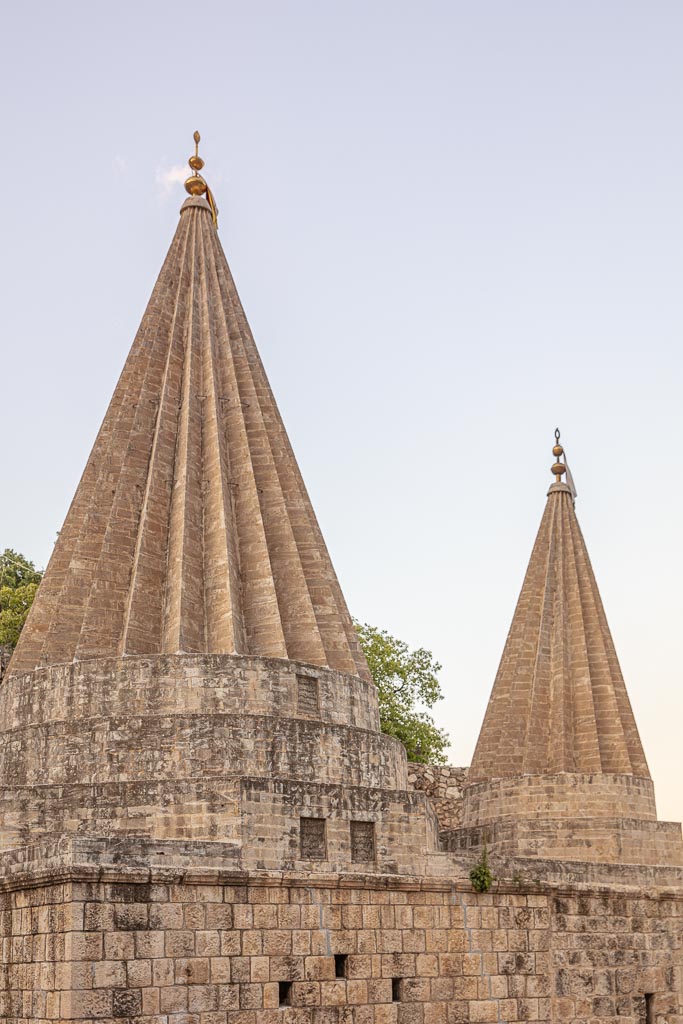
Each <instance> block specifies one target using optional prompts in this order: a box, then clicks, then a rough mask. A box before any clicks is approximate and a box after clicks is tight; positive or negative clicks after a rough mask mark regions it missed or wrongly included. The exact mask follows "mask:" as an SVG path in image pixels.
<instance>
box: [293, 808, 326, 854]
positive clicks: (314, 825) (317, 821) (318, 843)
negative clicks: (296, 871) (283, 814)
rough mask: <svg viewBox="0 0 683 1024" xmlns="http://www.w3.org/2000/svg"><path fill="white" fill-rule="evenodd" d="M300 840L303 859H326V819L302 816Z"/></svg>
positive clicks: (300, 820)
mask: <svg viewBox="0 0 683 1024" xmlns="http://www.w3.org/2000/svg"><path fill="white" fill-rule="evenodd" d="M299 840H300V844H301V859H302V860H325V858H326V850H325V819H324V818H300V819H299Z"/></svg>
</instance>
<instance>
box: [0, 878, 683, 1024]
mask: <svg viewBox="0 0 683 1024" xmlns="http://www.w3.org/2000/svg"><path fill="white" fill-rule="evenodd" d="M682 924H683V900H682V898H681V894H680V893H679V894H677V895H676V894H672V893H669V894H662V893H660V894H659V895H658V894H656V893H654V892H652V891H651V892H645V891H638V890H626V891H619V890H617V889H613V890H611V891H609V890H607V889H606V888H603V889H602V890H592V891H591V890H589V889H588V888H587V887H586V888H585V889H584V891H576V890H575V891H572V890H568V889H562V888H561V887H552V886H546V887H545V888H542V887H536V889H534V890H533V891H532V890H527V891H524V890H523V889H521V888H520V889H519V890H518V891H498V892H492V893H487V894H481V895H478V894H476V893H474V892H472V891H471V890H470V889H469V888H467V887H466V885H465V883H462V884H460V885H455V884H452V883H449V882H438V881H436V882H435V881H432V880H429V879H418V878H414V879H412V880H404V882H403V883H401V882H400V881H398V880H397V881H396V884H395V885H393V886H386V885H385V884H384V883H383V882H382V881H380V880H378V879H372V878H371V877H370V876H365V877H361V876H355V877H353V876H337V877H336V878H334V877H332V876H330V878H329V879H328V880H325V879H318V880H316V881H314V882H312V880H311V879H310V878H309V877H307V876H305V875H301V876H298V877H295V876H290V877H287V876H283V875H282V874H277V873H272V874H268V873H265V872H264V873H261V874H260V875H251V876H247V875H246V874H244V875H240V874H239V873H235V874H234V875H232V876H231V875H230V874H229V873H228V872H224V873H222V874H221V872H219V871H215V872H213V874H212V873H211V872H210V871H208V870H204V871H201V870H196V871H192V870H190V871H188V872H186V873H185V875H184V876H181V875H176V876H175V877H174V874H173V871H172V870H170V869H166V871H165V872H164V871H163V870H159V871H157V872H156V873H154V872H152V873H150V871H149V870H146V871H144V870H143V871H139V872H137V873H136V872H135V871H134V870H132V869H129V870H128V871H126V870H125V869H116V868H109V869H104V870H102V871H101V872H100V873H99V875H98V872H97V871H95V872H91V877H90V878H88V877H87V871H86V872H84V873H82V875H81V877H80V880H78V871H77V870H76V877H75V879H74V880H70V879H67V878H63V879H62V880H57V879H55V881H53V882H49V881H47V880H44V884H42V885H38V886H35V887H31V888H24V889H21V888H20V889H18V890H15V891H5V892H4V893H2V894H1V895H0V931H1V933H2V943H3V965H2V967H0V1016H1V1017H2V1019H3V1020H4V1021H6V1022H8V1024H29V1021H30V1022H32V1024H36V1022H38V1024H40V1022H43V1024H46V1022H48V1021H52V1022H54V1021H79V1022H81V1024H85V1022H86V1021H100V1022H107V1024H114V1022H119V1021H121V1020H122V1019H124V1020H135V1022H136V1024H458V1022H477V1021H478V1022H493V1021H496V1022H498V1021H505V1022H508V1024H518V1022H522V1021H529V1020H531V1021H546V1022H550V1021H581V1022H593V1021H595V1022H598V1021H599V1022H601V1024H610V1022H612V1021H614V1022H616V1021H619V1022H620V1024H641V1022H645V1020H646V996H647V999H648V1002H650V1003H651V1004H652V1007H653V1012H654V1014H655V1017H654V1019H656V1020H657V1021H658V1022H660V1024H664V1022H666V1024H680V1021H681V1019H683V1018H682V1017H681V1014H683V1005H682V1000H681V925H682ZM648 1019H649V1018H648Z"/></svg>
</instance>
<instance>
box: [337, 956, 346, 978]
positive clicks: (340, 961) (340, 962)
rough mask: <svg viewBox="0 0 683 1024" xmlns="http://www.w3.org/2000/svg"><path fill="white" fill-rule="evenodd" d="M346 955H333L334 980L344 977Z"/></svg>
mask: <svg viewBox="0 0 683 1024" xmlns="http://www.w3.org/2000/svg"><path fill="white" fill-rule="evenodd" d="M347 959H348V958H347V955H346V953H335V954H334V976H335V978H345V977H346V961H347Z"/></svg>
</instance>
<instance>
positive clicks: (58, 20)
mask: <svg viewBox="0 0 683 1024" xmlns="http://www.w3.org/2000/svg"><path fill="white" fill-rule="evenodd" d="M682 45H683V6H681V4H680V3H678V2H673V0H672V2H658V0H650V2H648V3H645V2H640V3H633V2H628V0H618V2H617V0H613V2H610V0H602V2H600V3H599V4H598V3H595V2H586V0H571V2H548V0H537V2H525V0H515V2H512V0H498V2H486V0H483V2H482V0H472V2H470V3H461V2H457V0H453V2H450V3H445V2H444V3H440V2H429V0H427V2H425V0H422V2H420V3H419V4H418V3H405V2H396V0H391V2H379V0H376V2H373V0H364V2H359V0H344V2H338V3H332V2H325V0H316V2H301V0H280V2H259V0H251V2H249V3H247V2H243V3H236V2H231V0H224V2H222V3H215V2H213V3H212V2H208V3H207V2H204V3H202V4H201V5H189V4H179V3H176V2H170V0H166V2H164V3H160V2H159V3H158V2H142V3H136V4H133V3H131V2H121V0H119V2H118V3H116V4H113V3H109V4H104V3H92V2H90V3H73V2H68V0H61V2H60V3H59V4H57V3H52V2H51V3H46V2H41V3H35V2H34V3H27V4H23V5H13V6H9V7H7V9H6V10H5V12H4V14H3V55H2V58H3V59H2V62H0V86H1V92H0V95H2V97H3V102H2V110H3V118H2V123H3V135H4V140H5V158H4V166H5V169H4V173H3V178H4V198H5V213H4V217H3V223H4V230H3V245H2V249H1V251H0V263H1V268H0V269H1V273H2V282H3V287H2V291H1V294H0V322H1V323H2V333H1V335H0V336H1V337H2V361H1V362H0V373H1V379H2V395H3V399H2V412H3V417H2V421H3V435H2V436H3V439H4V444H3V449H2V451H3V459H2V480H3V484H4V488H5V494H4V500H3V502H2V505H1V506H0V548H1V547H5V546H12V547H15V548H18V549H20V550H21V551H23V552H24V553H25V554H26V555H28V556H30V557H32V558H34V559H35V560H36V561H37V562H38V563H39V564H44V563H45V562H46V560H47V558H48V557H49V554H50V551H51V548H52V543H53V540H54V538H55V534H56V531H57V530H58V529H59V528H60V526H61V523H62V520H63V517H64V515H65V513H66V509H67V506H68V503H69V501H70V499H71V496H72V494H73V491H74V489H75V486H76V484H77V481H78V478H79V476H80V473H81V470H82V468H83V465H84V464H85V460H86V458H87V455H88V452H89V450H90V447H91V445H92V442H93V439H94V436H95V433H96V431H97V428H98V426H99V423H100V420H101V418H102V415H103V414H104V410H105V408H106V405H107V402H108V400H109V397H110V395H111V392H112V390H113V388H114V384H115V382H116V379H117V376H118V373H119V371H120V368H121V366H122V364H123V361H124V359H125V356H126V354H127V351H128V349H129V347H130V344H131V342H132V339H133V335H134V333H135V330H136V327H137V324H138V322H139V320H140V317H141V315H142V312H143V310H144V307H145V304H146V301H147V298H148V296H149V293H150V291H151V288H152V285H153V283H154V280H155V277H156V274H157V273H158V270H159V268H160V265H161V261H162V259H163V257H164V255H165V252H166V249H167V247H168V244H169V242H170V239H171V236H172V234H173V231H174V229H175V226H176V223H177V216H178V207H179V205H180V203H181V201H182V198H183V193H182V188H181V186H180V185H178V184H174V183H173V178H174V177H176V176H177V174H175V173H174V168H177V167H179V166H181V165H183V164H184V162H185V161H186V159H187V157H188V156H189V154H190V152H191V136H192V132H193V130H194V129H195V128H199V130H200V131H201V132H202V136H203V144H202V155H203V156H204V158H205V159H206V169H205V173H206V177H207V179H208V180H209V182H210V184H211V186H212V188H213V189H214V192H215V194H216V197H217V201H218V205H219V207H220V210H221V217H220V233H221V239H222V242H223V245H224V247H225V249H226V252H227V255H228V258H229V260H230V262H231V265H232V269H233V272H234V274H235V277H236V279H237V284H238V287H239V288H240V291H241V295H242V299H243V301H244V305H245V307H246V310H247V315H248V316H249V319H250V322H251V325H252V328H253V330H254V333H255V335H256V339H257V343H258V344H259V347H260V350H261V354H262V356H263V359H264V362H265V364H266V368H267V371H268V373H269V375H270V379H271V382H272V384H273V387H274V390H275V393H276V396H277V397H278V400H279V403H280V406H281V409H282V412H283V415H284V418H285V422H286V424H287V426H288V429H289V432H290V435H291V438H292V441H293V444H294V448H295V451H296V453H297V456H298V458H299V461H300V464H301V467H302V470H303V473H304V477H305V479H306V482H307V484H308V487H309V490H310V492H311V495H312V498H313V501H314V504H315V506H316V509H317V512H318V515H319V518H320V521H321V524H322V527H323V531H324V533H325V535H326V538H327V540H328V543H329V546H330V549H331V551H332V556H333V559H334V561H335V564H336V567H337V571H338V574H339V576H340V579H341V583H342V587H343V589H344V591H345V594H346V597H347V600H348V602H349V605H350V607H351V609H352V611H353V612H354V614H355V615H357V616H358V617H359V618H361V619H364V620H366V621H369V622H372V623H375V624H377V625H381V626H384V627H386V628H388V629H389V630H391V631H393V632H395V633H396V634H397V635H399V636H401V637H404V638H406V639H407V640H409V641H410V642H412V643H415V644H422V645H425V646H427V647H429V648H431V649H432V650H433V651H434V652H435V654H436V655H437V656H438V657H439V659H440V660H441V661H442V662H443V665H444V671H443V686H444V691H445V693H446V700H445V701H444V703H443V704H442V705H441V706H440V708H439V713H438V714H439V719H440V720H441V721H442V723H443V724H444V725H445V726H446V727H447V728H448V729H449V731H450V733H451V735H452V738H453V751H452V759H453V761H454V763H457V764H464V763H467V761H468V760H469V758H470V756H471V753H472V750H473V747H474V743H475V740H476V736H477V732H478V729H479V725H480V722H481V719H482V716H483V712H484V708H485V705H486V701H487V699H488V695H489V692H490V688H491V685H492V682H493V678H494V675H495V671H496V667H497V663H498V660H499V657H500V653H501V650H502V647H503V643H504V640H505V636H506V632H507V629H508V626H509V623H510V619H511V616H512V612H513V609H514V605H515V602H516V599H517V594H518V591H519V587H520V585H521V581H522V577H523V574H524V570H525V567H526V563H527V560H528V557H529V554H530V551H531V545H532V542H533V539H534V535H535V532H536V529H537V526H538V523H539V520H540V517H541V514H542V511H543V506H544V502H545V492H546V489H547V486H548V484H549V483H550V482H551V476H550V473H549V466H550V463H551V461H552V459H551V455H550V447H551V444H552V432H553V429H554V428H555V426H556V425H559V426H560V428H561V430H562V435H563V440H564V441H565V442H566V447H567V452H568V455H569V460H570V463H571V465H572V470H573V472H574V476H575V478H576V483H577V486H578V490H579V499H578V502H577V510H578V514H579V518H580V521H581V523H582V526H583V529H584V533H585V535H586V539H587V542H588V547H589V550H590V552H591V555H592V559H593V564H594V567H595V569H596V573H597V576H598V582H599V584H600V587H601V590H602V595H603V599H604V601H605V605H606V609H607V615H608V618H609V620H610V623H611V626H612V630H613V633H614V635H615V640H616V643H617V648H618V651H619V654H620V658H621V662H622V667H623V669H624V674H625V676H626V680H627V685H628V687H629V691H630V694H631V697H632V701H633V704H634V707H635V711H636V715H637V718H638V722H639V725H640V729H641V733H642V737H643V741H644V744H645V747H646V752H647V754H648V757H649V760H650V765H651V768H652V772H653V775H654V778H655V783H656V786H657V794H658V803H659V809H660V816H661V817H663V818H674V819H677V820H680V819H681V818H682V817H683V793H682V792H681V787H680V785H679V779H680V777H681V765H682V763H683V753H682V750H681V748H682V744H681V739H680V733H681V717H682V712H683V696H682V690H683V687H682V682H683V678H682V676H683V668H682V662H681V654H680V637H681V617H682V615H683V593H682V588H681V575H682V572H683V539H682V536H681V504H682V499H683V486H682V484H681V469H680V464H681V458H680V455H679V451H678V449H679V446H680V445H681V444H683V436H682V435H683V415H682V412H681V398H680V387H681V370H682V362H683V359H682V356H681V336H682V332H683V302H682V290H681V283H680V282H681V276H682V271H683V199H682V196H683V141H682V139H683V131H682V129H681V107H682V100H683V62H682V61H681V56H680V55H681V51H682Z"/></svg>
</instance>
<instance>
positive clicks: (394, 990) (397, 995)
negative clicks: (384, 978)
mask: <svg viewBox="0 0 683 1024" xmlns="http://www.w3.org/2000/svg"><path fill="white" fill-rule="evenodd" d="M402 989H403V978H392V979H391V1001H392V1002H393V1003H400V1002H401V991H402Z"/></svg>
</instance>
